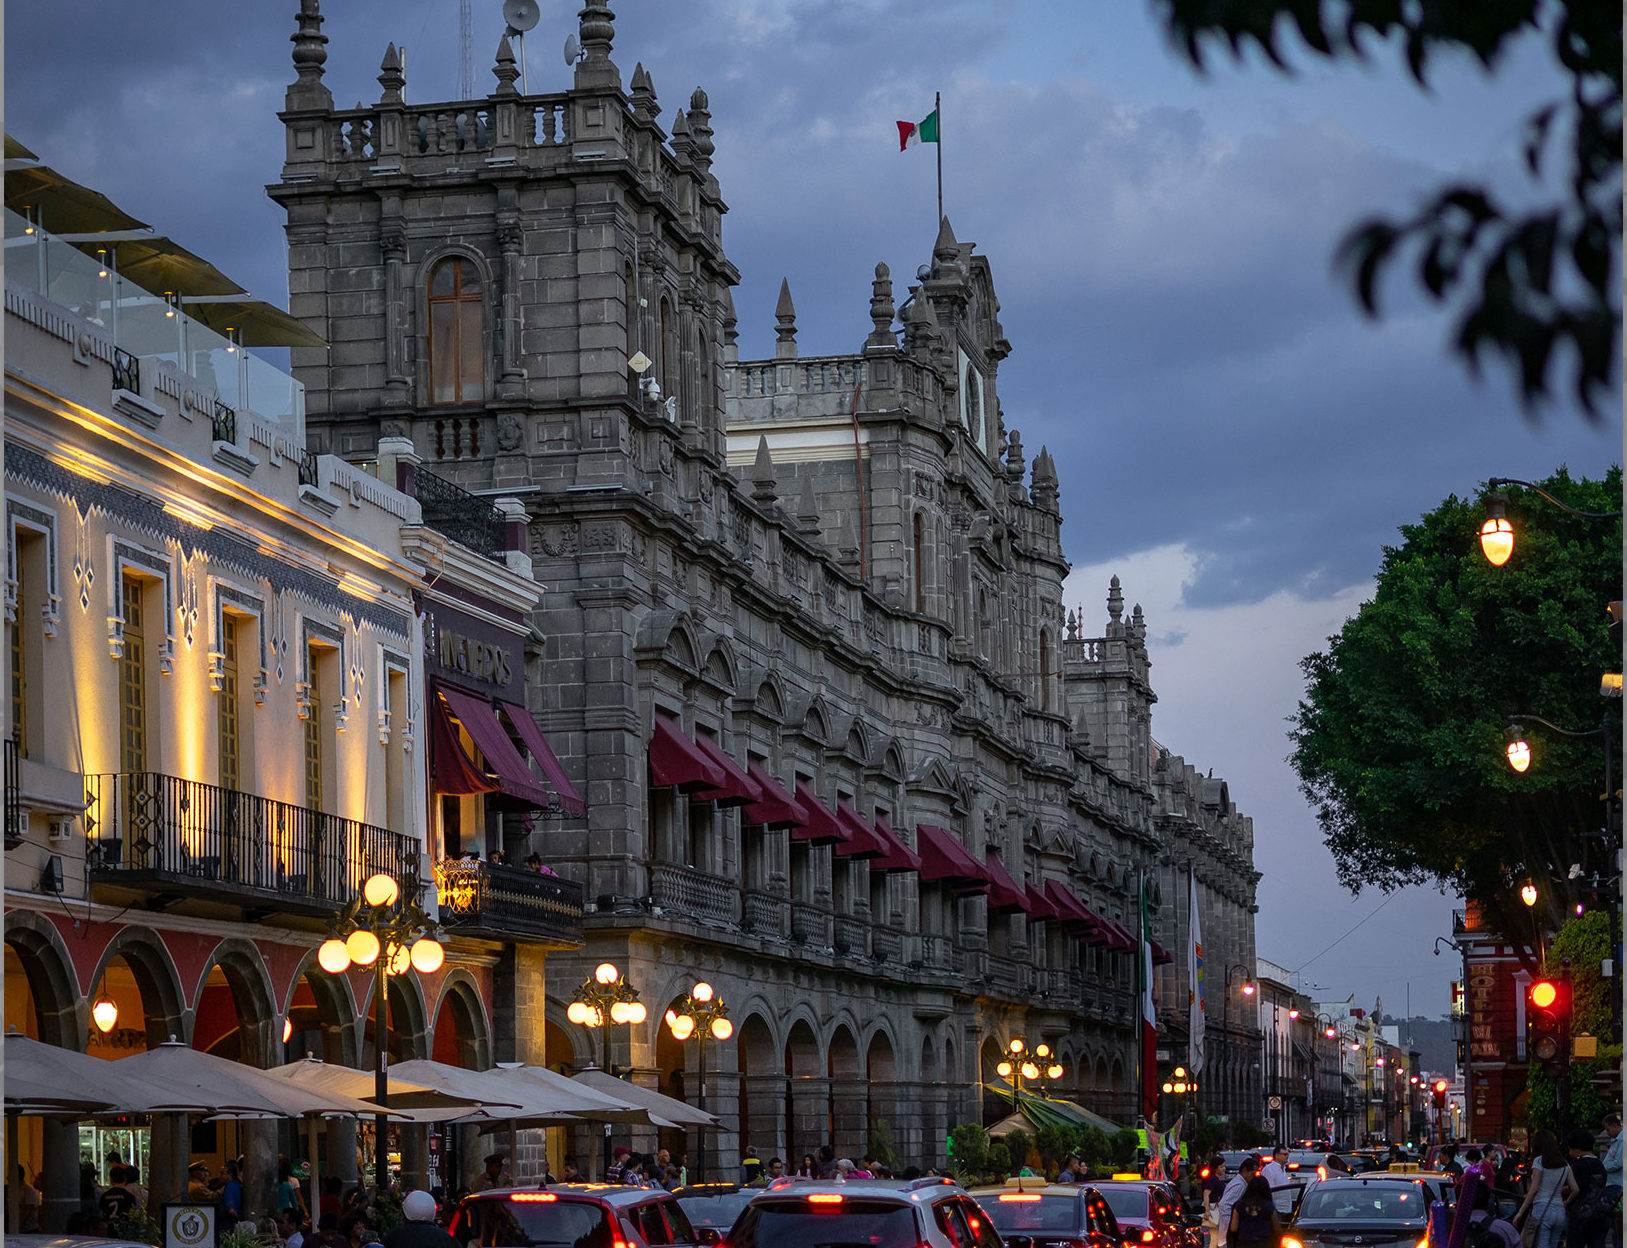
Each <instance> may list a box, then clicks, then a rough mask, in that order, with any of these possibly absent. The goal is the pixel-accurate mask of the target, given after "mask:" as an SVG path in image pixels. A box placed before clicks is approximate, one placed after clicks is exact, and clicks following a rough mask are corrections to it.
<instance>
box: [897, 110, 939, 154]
mask: <svg viewBox="0 0 1627 1248" xmlns="http://www.w3.org/2000/svg"><path fill="white" fill-rule="evenodd" d="M937 141H938V110H937V109H933V110H932V111H931V112H930V113H928V114H927V115H926V116H925V117H923V118H922V119H921V120H920V121H901V122H899V123H898V150H899V151H901V152H904V151H908V150H909V149H910V148H912V147H914V146H915V145H916V144H917V143H936V142H937Z"/></svg>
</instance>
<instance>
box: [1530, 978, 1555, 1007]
mask: <svg viewBox="0 0 1627 1248" xmlns="http://www.w3.org/2000/svg"><path fill="white" fill-rule="evenodd" d="M1559 997H1560V990H1559V985H1558V984H1557V983H1556V982H1555V981H1553V980H1551V979H1539V980H1537V981H1536V983H1534V984H1532V985H1531V1004H1532V1005H1534V1006H1536V1007H1537V1009H1539V1010H1551V1009H1553V1008H1554V1006H1556V1005H1557V1004H1558V1003H1559Z"/></svg>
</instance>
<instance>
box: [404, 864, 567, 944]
mask: <svg viewBox="0 0 1627 1248" xmlns="http://www.w3.org/2000/svg"><path fill="white" fill-rule="evenodd" d="M435 884H436V891H437V893H438V894H439V898H440V907H441V925H442V926H443V927H447V928H450V929H451V930H453V931H457V932H467V933H469V934H472V935H473V934H478V935H486V936H494V937H501V938H504V939H508V940H514V939H525V938H529V939H530V940H531V941H535V942H539V943H546V944H554V945H563V946H570V947H572V948H574V947H576V946H578V945H580V944H581V943H582V886H581V885H580V884H578V883H577V882H576V881H575V880H566V879H561V878H560V877H559V876H557V875H543V874H542V873H541V872H540V871H533V870H531V869H530V868H528V867H516V866H511V865H508V864H506V863H498V862H472V861H463V860H460V859H453V860H450V861H447V862H442V863H439V864H437V865H436V867H435Z"/></svg>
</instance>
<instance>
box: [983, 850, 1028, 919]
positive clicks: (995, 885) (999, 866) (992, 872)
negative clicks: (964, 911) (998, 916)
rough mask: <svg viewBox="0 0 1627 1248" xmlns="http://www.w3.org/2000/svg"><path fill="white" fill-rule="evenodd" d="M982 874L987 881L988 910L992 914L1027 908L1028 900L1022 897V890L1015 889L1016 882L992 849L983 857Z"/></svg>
mask: <svg viewBox="0 0 1627 1248" xmlns="http://www.w3.org/2000/svg"><path fill="white" fill-rule="evenodd" d="M983 874H984V875H985V876H986V877H988V881H989V910H990V911H991V912H992V913H999V912H1001V911H1011V910H1026V909H1027V908H1028V899H1027V898H1026V897H1024V896H1023V890H1022V889H1020V888H1018V887H1017V882H1016V881H1015V880H1013V879H1012V878H1011V873H1010V872H1009V871H1007V870H1006V864H1005V863H1003V862H1001V861H1000V855H999V854H997V853H996V852H995V851H994V850H992V849H991V850H989V851H987V852H986V853H985V854H984V855H983Z"/></svg>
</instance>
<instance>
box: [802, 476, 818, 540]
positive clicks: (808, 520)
mask: <svg viewBox="0 0 1627 1248" xmlns="http://www.w3.org/2000/svg"><path fill="white" fill-rule="evenodd" d="M797 529H798V530H799V531H800V532H802V533H803V534H804V535H805V536H808V537H813V536H816V535H817V534H818V533H819V499H818V498H817V497H816V496H815V494H814V483H813V478H812V477H803V478H802V493H801V494H799V495H798V496H797Z"/></svg>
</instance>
